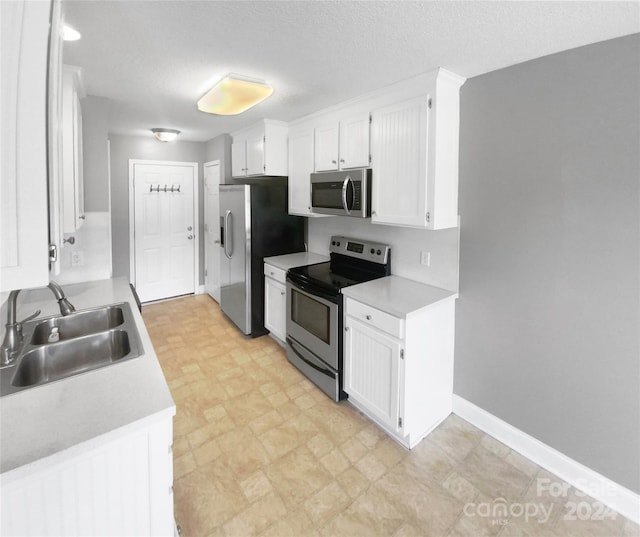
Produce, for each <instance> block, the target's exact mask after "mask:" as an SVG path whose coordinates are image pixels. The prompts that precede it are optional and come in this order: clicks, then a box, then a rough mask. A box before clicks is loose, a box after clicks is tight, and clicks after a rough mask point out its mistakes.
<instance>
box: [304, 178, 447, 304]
mask: <svg viewBox="0 0 640 537" xmlns="http://www.w3.org/2000/svg"><path fill="white" fill-rule="evenodd" d="M374 180H375V179H374ZM307 229H308V237H307V245H308V249H309V251H312V252H317V253H319V254H328V253H329V239H330V237H331V235H345V236H347V237H353V238H356V239H368V240H372V241H377V242H382V243H385V244H389V245H391V273H392V274H395V275H397V276H402V277H404V278H408V279H410V280H415V281H418V282H422V283H426V284H429V285H435V286H436V287H442V288H444V289H449V290H451V291H457V290H458V236H459V233H458V228H451V229H443V230H439V231H427V230H422V229H410V228H402V227H395V226H381V225H377V224H372V223H371V222H370V221H369V220H367V219H359V218H348V217H342V216H329V217H326V218H309V219H308V221H307ZM423 251H426V252H430V253H431V265H430V266H429V267H427V266H424V265H421V264H420V257H421V256H420V253H421V252H423Z"/></svg>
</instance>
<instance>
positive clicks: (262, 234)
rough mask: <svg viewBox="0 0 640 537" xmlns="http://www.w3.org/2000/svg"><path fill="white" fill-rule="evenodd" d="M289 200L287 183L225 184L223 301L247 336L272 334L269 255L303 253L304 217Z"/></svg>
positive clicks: (222, 194)
mask: <svg viewBox="0 0 640 537" xmlns="http://www.w3.org/2000/svg"><path fill="white" fill-rule="evenodd" d="M287 202H288V201H287V186H286V184H268V185H266V184H265V185H254V184H252V185H220V215H221V216H220V237H221V240H220V248H221V249H222V253H221V255H220V305H221V307H222V311H223V312H224V313H225V314H226V315H227V317H229V319H231V320H232V321H233V322H234V323H235V324H236V325H237V326H238V328H240V330H241V331H242V332H243V333H244V334H246V335H248V336H252V337H256V336H261V335H263V334H266V333H267V330H266V329H265V327H264V276H263V271H264V268H263V261H264V258H265V257H269V256H273V255H281V254H289V253H294V252H302V251H304V219H303V218H302V217H299V216H291V215H289V214H288V213H287V210H288V207H287Z"/></svg>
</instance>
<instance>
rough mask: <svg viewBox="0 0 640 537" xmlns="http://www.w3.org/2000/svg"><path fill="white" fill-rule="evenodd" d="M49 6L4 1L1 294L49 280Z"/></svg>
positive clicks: (0, 18) (0, 11)
mask: <svg viewBox="0 0 640 537" xmlns="http://www.w3.org/2000/svg"><path fill="white" fill-rule="evenodd" d="M50 10H51V2H48V1H44V2H27V1H24V0H19V1H16V2H0V30H1V31H0V36H1V41H2V46H1V47H0V74H1V76H0V84H1V91H0V125H2V133H1V138H2V143H1V144H0V166H1V168H0V244H2V247H1V248H0V291H9V290H12V289H22V288H28V287H39V286H43V285H46V284H47V283H48V282H49V272H48V271H49V261H48V260H49V256H48V225H47V219H48V211H47V136H46V133H47V130H46V127H47V123H46V118H47V109H46V105H47V45H48V37H49V14H50Z"/></svg>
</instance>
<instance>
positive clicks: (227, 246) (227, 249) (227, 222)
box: [224, 210, 233, 259]
mask: <svg viewBox="0 0 640 537" xmlns="http://www.w3.org/2000/svg"><path fill="white" fill-rule="evenodd" d="M230 228H231V210H227V212H226V213H225V215H224V255H226V256H227V257H228V258H229V259H231V254H233V247H232V245H231V241H230V239H231V237H230V236H229V230H230Z"/></svg>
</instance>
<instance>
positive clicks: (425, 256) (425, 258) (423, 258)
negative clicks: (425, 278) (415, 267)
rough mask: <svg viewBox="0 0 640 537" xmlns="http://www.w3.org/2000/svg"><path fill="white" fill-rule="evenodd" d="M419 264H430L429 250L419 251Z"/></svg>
mask: <svg viewBox="0 0 640 537" xmlns="http://www.w3.org/2000/svg"><path fill="white" fill-rule="evenodd" d="M420 264H422V265H425V266H427V267H430V266H431V252H421V253H420Z"/></svg>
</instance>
